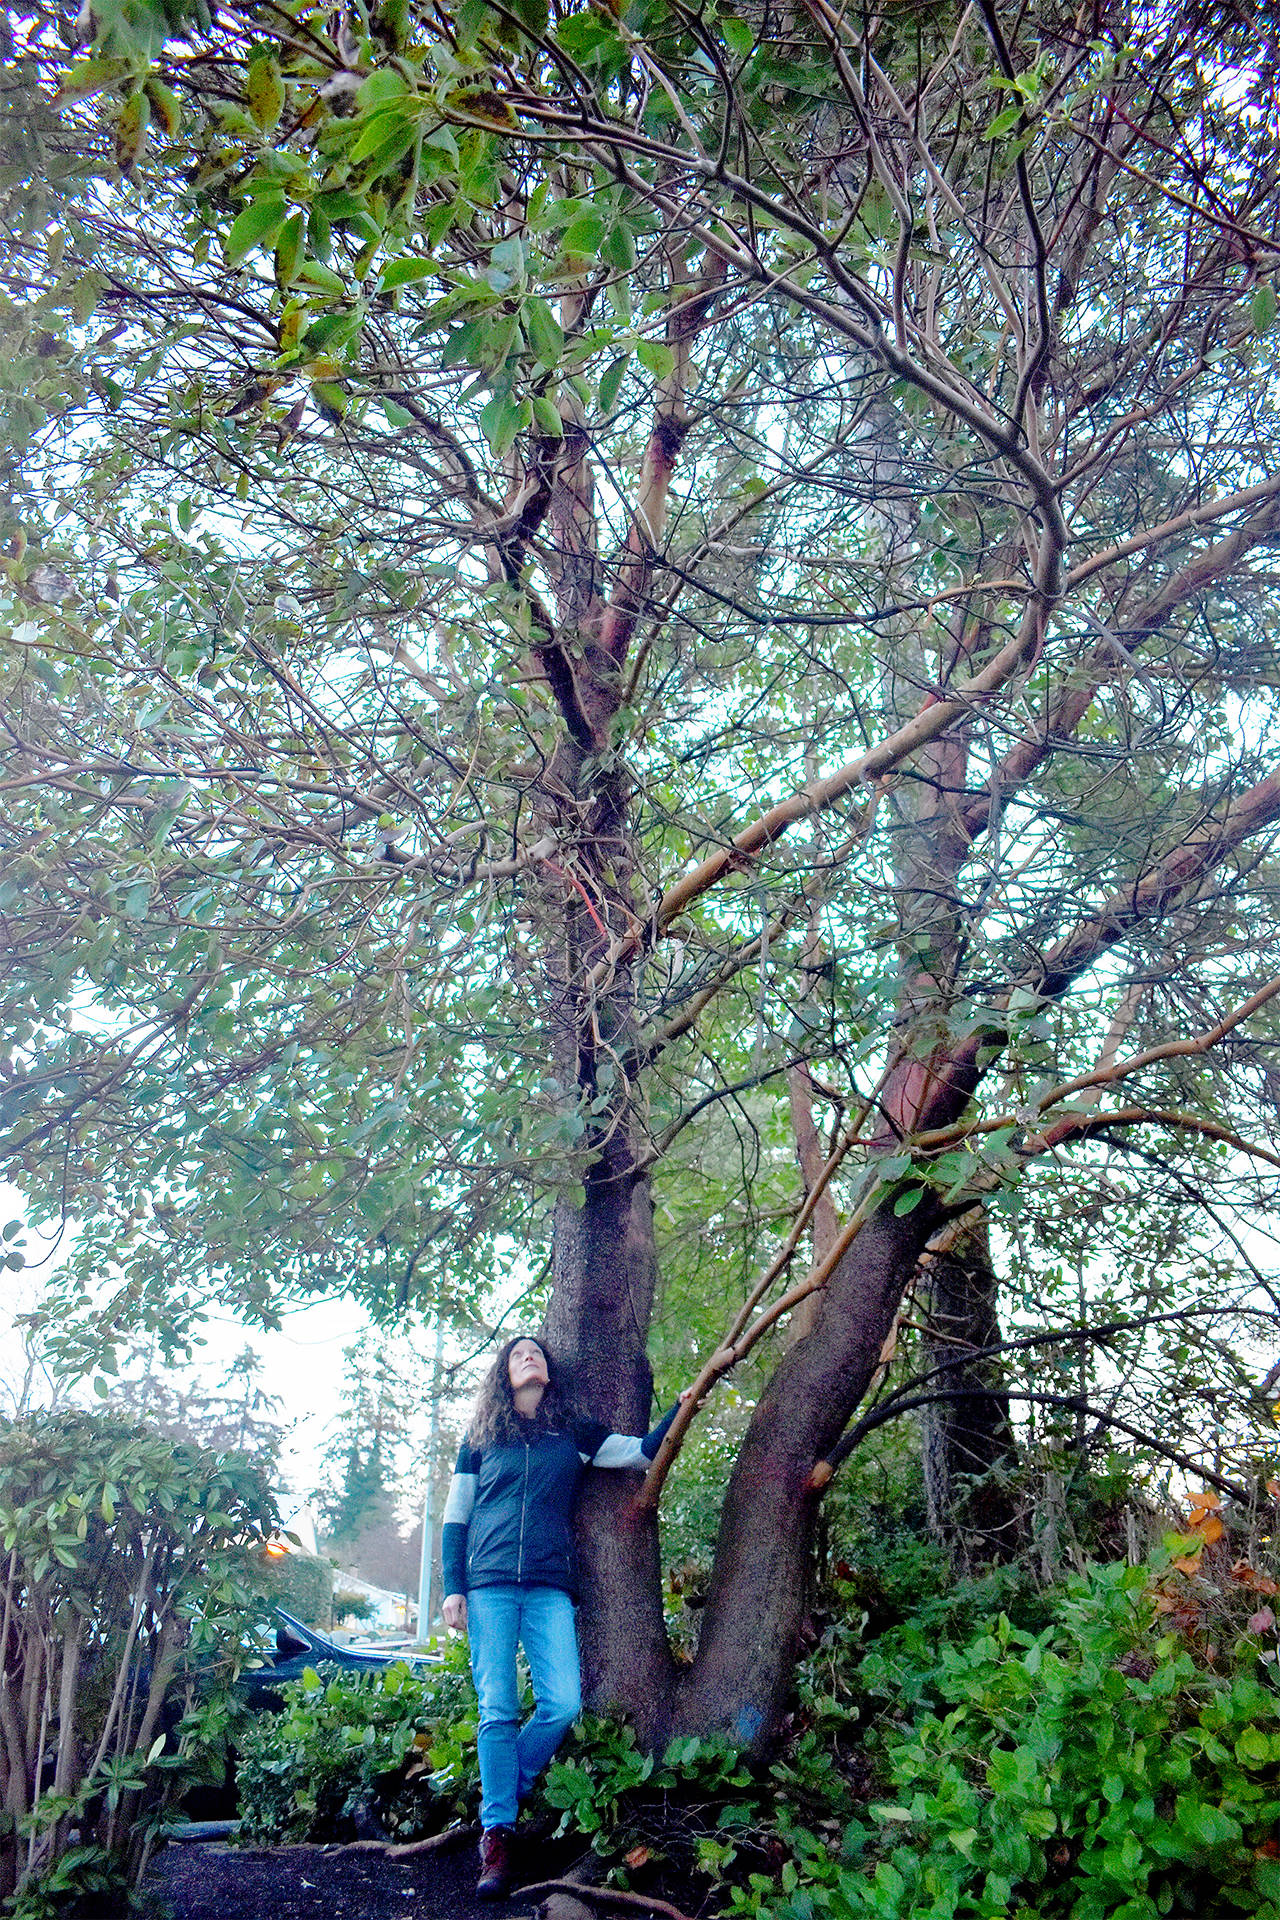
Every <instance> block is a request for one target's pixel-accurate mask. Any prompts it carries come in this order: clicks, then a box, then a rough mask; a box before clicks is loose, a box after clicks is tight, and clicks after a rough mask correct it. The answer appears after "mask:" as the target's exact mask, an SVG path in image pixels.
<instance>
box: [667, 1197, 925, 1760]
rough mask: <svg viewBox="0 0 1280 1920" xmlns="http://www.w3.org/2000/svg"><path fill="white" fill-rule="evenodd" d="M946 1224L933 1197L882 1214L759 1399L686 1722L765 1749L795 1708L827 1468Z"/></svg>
mask: <svg viewBox="0 0 1280 1920" xmlns="http://www.w3.org/2000/svg"><path fill="white" fill-rule="evenodd" d="M934 1224H935V1222H934V1221H933V1220H932V1219H931V1218H930V1209H929V1206H928V1203H927V1202H926V1204H925V1205H922V1206H919V1207H917V1208H916V1209H915V1210H914V1211H913V1212H912V1213H909V1214H907V1215H905V1216H904V1217H903V1218H901V1219H899V1218H897V1217H895V1215H894V1213H893V1210H892V1208H891V1207H886V1208H885V1209H884V1210H883V1211H882V1212H880V1213H878V1214H876V1215H875V1216H874V1217H873V1218H872V1219H870V1220H869V1221H868V1223H867V1225H866V1226H865V1228H864V1229H863V1231H862V1232H861V1234H860V1235H859V1236H858V1238H857V1239H856V1240H855V1241H854V1243H853V1245H852V1246H851V1248H850V1249H849V1253H848V1255H847V1256H846V1258H845V1259H844V1261H843V1262H842V1263H841V1265H840V1266H839V1267H838V1268H837V1270H836V1272H835V1274H834V1275H833V1276H832V1278H831V1280H830V1281H829V1282H828V1284H827V1286H826V1288H825V1289H824V1290H823V1292H822V1293H821V1295H820V1296H819V1298H820V1300H821V1305H820V1307H819V1309H818V1312H817V1315H816V1317H815V1324H814V1327H813V1331H812V1332H811V1333H809V1334H808V1335H807V1336H806V1337H805V1338H804V1339H802V1340H798V1341H797V1342H796V1343H795V1345H794V1346H792V1347H791V1348H790V1349H789V1350H788V1352H787V1353H786V1355H785V1357H784V1358H783V1360H782V1361H781V1363H780V1365H779V1366H778V1368H777V1370H776V1372H775V1373H774V1375H773V1378H772V1379H771V1381H770V1382H769V1385H768V1387H767V1388H766V1390H765V1393H764V1396H763V1398H762V1399H761V1401H760V1403H759V1405H758V1407H757V1408H756V1411H755V1414H754V1416H753V1418H752V1421H751V1424H750V1426H749V1428H748V1430H747V1435H746V1439H745V1441H744V1443H743V1446H742V1450H741V1452H740V1454H739V1456H738V1461H737V1464H736V1466H735V1468H734V1471H733V1475H732V1478H731V1479H730V1482H729V1489H728V1493H727V1495H726V1498H725V1504H724V1511H723V1515H722V1518H721V1525H720V1538H719V1541H718V1543H717V1547H716V1557H715V1566H714V1570H713V1573H712V1578H711V1586H710V1590H709V1592H708V1596H707V1607H706V1612H705V1615H704V1619H703V1628H702V1638H701V1642H700V1644H699V1647H698V1654H697V1658H696V1660H695V1662H694V1665H693V1667H692V1668H691V1669H690V1670H689V1672H688V1673H687V1675H686V1676H684V1677H683V1678H682V1680H681V1684H680V1687H679V1689H678V1693H677V1697H676V1700H675V1702H674V1709H673V1716H674V1717H673V1723H672V1724H673V1727H678V1729H679V1730H680V1731H681V1732H689V1733H712V1732H715V1733H723V1734H725V1735H727V1736H728V1737H729V1738H730V1739H733V1740H736V1741H739V1742H741V1743H743V1744H744V1745H747V1746H751V1747H755V1748H757V1749H759V1748H761V1747H763V1746H765V1745H766V1744H767V1742H768V1741H769V1739H770V1738H771V1737H772V1735H773V1734H774V1733H775V1731H776V1729H777V1727H778V1724H779V1722H780V1720H781V1719H782V1716H783V1714H784V1712H785V1710H786V1703H787V1695H788V1690H789V1687H790V1684H791V1676H792V1670H793V1668H794V1665H795V1661H796V1656H797V1654H798V1652H799V1648H800V1636H801V1629H802V1626H803V1623H804V1616H805V1611H806V1607H807V1602H808V1576H809V1569H810V1565H811V1560H812V1547H813V1532H814V1521H815V1517H816V1513H817V1505H818V1499H819V1493H818V1491H817V1490H815V1488H814V1486H813V1469H814V1467H815V1465H816V1464H817V1463H818V1462H819V1461H821V1460H824V1459H825V1457H826V1455H827V1454H828V1453H829V1452H830V1451H831V1449H832V1448H833V1447H834V1446H835V1444H836V1441H837V1440H838V1439H839V1437H840V1434H841V1433H842V1431H843V1430H844V1428H845V1426H846V1425H847V1423H848V1421H849V1419H850V1416H851V1415H852V1414H853V1412H854V1409H855V1408H856V1407H857V1406H858V1404H859V1402H860V1401H861V1400H862V1398H863V1396H864V1394H865V1393H866V1391H867V1388H868V1386H869V1385H870V1382H871V1379H872V1376H873V1375H874V1373H875V1370H876V1366H877V1364H878V1362H879V1359H880V1353H881V1349H882V1347H883V1345H884V1340H885V1336H886V1334H887V1333H888V1331H889V1328H890V1326H891V1325H892V1323H893V1316H894V1314H895V1313H896V1312H897V1309H898V1303H899V1301H900V1300H901V1298H902V1292H903V1287H904V1285H905V1283H906V1280H907V1278H908V1277H909V1275H910V1273H911V1271H912V1269H913V1268H914V1266H915V1262H916V1260H917V1258H918V1256H919V1253H920V1250H921V1248H922V1246H923V1245H924V1242H925V1241H926V1240H927V1239H928V1237H929V1233H930V1231H931V1229H932V1226H933V1225H934Z"/></svg>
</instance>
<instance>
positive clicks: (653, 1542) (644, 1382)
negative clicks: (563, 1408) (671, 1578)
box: [545, 1135, 675, 1745]
mask: <svg viewBox="0 0 1280 1920" xmlns="http://www.w3.org/2000/svg"><path fill="white" fill-rule="evenodd" d="M626 1157H627V1156H626V1155H625V1152H624V1143H623V1142H622V1141H620V1140H619V1139H618V1136H616V1135H615V1137H614V1140H613V1142H611V1143H610V1149H606V1151H605V1153H604V1154H602V1156H601V1158H600V1160H599V1161H598V1162H597V1164H596V1166H595V1167H594V1168H593V1169H592V1171H591V1173H590V1175H589V1177H588V1180H587V1185H586V1197H585V1202H584V1204H583V1205H582V1206H581V1207H575V1206H573V1205H571V1204H570V1203H569V1202H568V1201H564V1200H562V1201H561V1202H560V1204H559V1206H558V1207H557V1209H556V1220H555V1289H554V1292H553V1294H552V1300H551V1305H550V1308H549V1310H548V1313H547V1318H546V1323H545V1331H546V1336H547V1343H548V1345H549V1346H550V1348H551V1350H552V1352H553V1353H554V1354H555V1355H556V1357H557V1359H559V1360H561V1361H563V1362H564V1363H565V1364H566V1366H567V1368H568V1370H569V1374H570V1379H571V1383H572V1389H573V1393H574V1397H575V1399H576V1400H577V1402H578V1404H579V1405H580V1406H581V1407H582V1408H583V1409H584V1410H585V1411H587V1412H589V1413H591V1414H593V1415H594V1416H595V1417H596V1418H598V1419H601V1420H605V1421H607V1422H608V1423H609V1425H610V1426H611V1427H613V1428H615V1429H616V1430H617V1431H619V1432H623V1433H643V1432H644V1431H645V1430H646V1428H647V1427H648V1426H649V1425H650V1411H651V1402H652V1395H653V1376H652V1373H651V1372H650V1369H649V1362H648V1360H647V1358H646V1356H645V1340H646V1336H647V1333H648V1329H649V1318H650V1313H651V1311H652V1307H653V1292H654V1283H655V1280H656V1276H657V1261H656V1257H655V1253H654V1244H653V1206H652V1202H651V1199H650V1194H649V1183H648V1180H647V1178H646V1177H644V1176H643V1175H637V1174H636V1173H634V1171H632V1170H630V1169H629V1168H628V1166H627V1165H626ZM635 1492H636V1483H635V1479H634V1477H633V1476H632V1475H631V1474H629V1473H591V1474H588V1476H587V1481H586V1485H585V1486H584V1488H583V1490H582V1496H581V1498H580V1500H579V1503H578V1521H577V1540H578V1565H579V1572H580V1575H581V1581H582V1600H581V1607H580V1612H579V1634H580V1639H581V1646H582V1680H583V1696H584V1698H585V1700H586V1702H587V1705H588V1706H589V1707H591V1708H592V1709H594V1710H595V1711H597V1712H599V1711H601V1710H603V1709H604V1708H607V1707H614V1708H618V1709H620V1710H623V1711H626V1712H628V1713H630V1714H631V1716H632V1718H633V1719H634V1721H635V1723H636V1726H637V1729H638V1731H639V1733H640V1736H641V1738H642V1740H645V1741H646V1743H647V1744H651V1745H652V1744H657V1743H658V1742H660V1741H661V1739H662V1737H663V1728H664V1726H665V1720H666V1713H667V1703H668V1699H669V1695H670V1691H671V1683H672V1679H673V1677H674V1674H675V1662H674V1660H673V1659H672V1655H671V1651H670V1648H669V1646H668V1644H667V1634H666V1625H665V1622H664V1618H663V1611H662V1568H661V1563H660V1559H659V1553H658V1527H657V1520H656V1517H655V1516H654V1515H652V1514H649V1515H639V1514H637V1513H636V1511H635Z"/></svg>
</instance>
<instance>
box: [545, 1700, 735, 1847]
mask: <svg viewBox="0 0 1280 1920" xmlns="http://www.w3.org/2000/svg"><path fill="white" fill-rule="evenodd" d="M536 1798H537V1799H538V1800H540V1801H541V1804H542V1805H543V1806H545V1807H546V1808H548V1809H550V1810H551V1811H552V1812H553V1813H556V1814H558V1815H559V1826H558V1828H557V1831H558V1832H559V1833H562V1834H563V1833H575V1834H579V1835H581V1836H582V1837H583V1838H584V1839H586V1840H588V1841H589V1842H590V1844H591V1846H592V1848H593V1849H594V1850H595V1852H597V1853H599V1854H603V1855H604V1856H605V1857H606V1858H609V1859H610V1860H612V1861H613V1862H614V1863H615V1865H614V1873H613V1878H614V1879H615V1881H617V1882H619V1883H620V1884H623V1885H625V1884H626V1879H627V1876H626V1872H625V1868H622V1867H620V1866H619V1865H618V1864H617V1863H618V1862H619V1861H625V1860H626V1859H627V1857H628V1856H629V1857H630V1858H631V1859H632V1860H636V1859H637V1858H639V1859H640V1860H641V1862H642V1863H643V1864H645V1865H650V1864H653V1865H667V1866H670V1867H673V1868H674V1869H676V1870H677V1871H678V1872H680V1873H682V1874H687V1873H690V1872H700V1873H702V1874H704V1875H707V1876H708V1877H710V1878H711V1879H713V1880H714V1879H719V1878H720V1877H721V1876H722V1875H723V1874H724V1873H726V1872H727V1871H728V1869H729V1868H730V1866H731V1865H732V1864H733V1863H734V1861H735V1860H737V1859H738V1857H739V1855H740V1853H742V1851H743V1849H744V1848H745V1849H746V1850H747V1852H748V1853H749V1854H751V1853H753V1852H754V1848H753V1843H752V1840H751V1835H752V1834H753V1832H754V1831H755V1830H756V1829H758V1828H759V1827H760V1826H761V1824H762V1823H763V1822H764V1820H765V1810H766V1807H767V1805H768V1800H769V1795H768V1779H767V1776H766V1774H765V1773H764V1772H763V1771H762V1770H761V1769H759V1768H754V1767H753V1766H752V1765H751V1763H750V1762H749V1761H748V1760H747V1758H746V1757H745V1755H744V1754H743V1753H742V1752H741V1751H740V1750H739V1749H738V1748H737V1747H734V1746H731V1745H730V1744H729V1743H728V1742H727V1741H724V1740H718V1739H697V1738H694V1737H693V1736H688V1737H685V1738H682V1739H676V1740H672V1741H671V1742H670V1743H669V1744H668V1746H667V1747H666V1749H665V1751H664V1752H663V1754H662V1755H661V1757H658V1756H655V1755H654V1754H649V1753H643V1752H642V1751H641V1750H640V1748H639V1746H638V1745H637V1743H636V1736H635V1730H634V1728H632V1727H630V1726H627V1725H624V1724H620V1723H619V1722H618V1721H616V1720H604V1719H597V1718H595V1717H594V1716H591V1715H587V1716H584V1718H583V1719H582V1720H581V1721H580V1722H579V1724H578V1725H577V1726H576V1727H575V1729H574V1732H573V1735H572V1737H571V1739H570V1740H569V1741H568V1742H567V1743H566V1745H565V1747H563V1748H562V1749H561V1752H560V1755H559V1757H558V1758H556V1759H555V1760H553V1761H552V1762H551V1765H550V1767H549V1768H548V1769H547V1772H546V1775H545V1777H544V1779H543V1781H542V1782H541V1784H540V1786H539V1788H538V1790H537V1796H536Z"/></svg>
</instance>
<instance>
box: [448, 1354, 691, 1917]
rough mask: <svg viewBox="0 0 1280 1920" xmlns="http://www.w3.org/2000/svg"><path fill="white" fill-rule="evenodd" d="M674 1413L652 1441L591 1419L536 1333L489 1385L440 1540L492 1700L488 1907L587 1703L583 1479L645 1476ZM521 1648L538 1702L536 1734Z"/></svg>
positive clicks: (488, 1706)
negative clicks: (618, 1471)
mask: <svg viewBox="0 0 1280 1920" xmlns="http://www.w3.org/2000/svg"><path fill="white" fill-rule="evenodd" d="M680 1397H681V1399H685V1398H687V1391H686V1393H685V1394H682V1395H681V1396H680ZM678 1404H679V1403H678V1402H677V1405H678ZM675 1415H676V1407H672V1409H671V1411H670V1412H669V1413H668V1414H667V1415H666V1417H665V1418H664V1419H663V1420H661V1421H660V1422H659V1424H658V1425H657V1426H656V1427H655V1428H654V1430H653V1432H652V1433H649V1434H646V1435H645V1437H644V1438H643V1439H637V1438H636V1437H634V1436H633V1435H631V1434H623V1433H610V1432H609V1430H608V1428H607V1427H604V1426H602V1425H601V1424H600V1422H599V1421H597V1420H583V1419H580V1418H578V1417H577V1416H576V1415H574V1414H573V1413H572V1412H571V1410H570V1409H569V1407H568V1406H567V1405H566V1403H565V1400H564V1397H563V1394H562V1392H561V1389H560V1387H559V1385H558V1383H557V1379H556V1368H555V1363H554V1362H553V1360H552V1358H551V1356H550V1354H549V1353H548V1352H547V1350H546V1348H545V1347H544V1346H543V1345H542V1342H541V1341H540V1340H535V1339H533V1338H531V1337H530V1336H529V1335H527V1334H522V1335H518V1336H517V1337H516V1338H515V1339H514V1340H508V1342H507V1344H506V1345H505V1346H504V1347H503V1349H502V1351H501V1352H500V1353H499V1355H498V1357H497V1360H496V1361H495V1362H494V1364H493V1367H492V1369H491V1371H490V1373H489V1375H488V1377H487V1379H486V1380H485V1383H484V1385H483V1386H482V1388H481V1389H480V1395H479V1398H478V1400H477V1401H476V1407H475V1412H474V1413H473V1415H472V1418H471V1425H470V1427H469V1429H468V1431H467V1437H466V1439H465V1440H464V1441H463V1443H462V1447H461V1450H460V1452H459V1454H458V1464H457V1466H456V1468H455V1469H454V1475H453V1479H452V1481H451V1482H450V1484H449V1497H448V1500H447V1501H446V1503H445V1510H444V1522H443V1526H442V1528H441V1546H442V1556H443V1560H444V1590H445V1595H446V1598H445V1602H444V1608H443V1612H444V1620H445V1625H446V1626H447V1627H449V1628H451V1629H453V1630H454V1631H455V1632H463V1633H466V1634H467V1635H468V1637H469V1639H470V1642H471V1671H472V1673H473V1675H474V1676H475V1683H476V1694H477V1696H478V1698H479V1702H480V1719H479V1727H478V1732H477V1746H478V1748H479V1756H480V1825H481V1829H482V1834H481V1840H480V1869H481V1871H480V1879H479V1882H478V1884H477V1887H476V1892H477V1893H478V1894H480V1895H481V1897H482V1898H484V1899H499V1898H501V1896H502V1895H503V1894H504V1893H505V1892H506V1890H507V1887H508V1885H509V1884H510V1879H511V1868H510V1849H509V1841H510V1835H511V1829H512V1828H513V1827H514V1826H515V1823H516V1815H517V1813H518V1811H519V1805H520V1801H521V1800H522V1799H523V1798H524V1797H525V1795H526V1794H527V1793H528V1792H529V1789H530V1788H531V1787H532V1785H533V1783H534V1781H535V1780H536V1779H537V1777H538V1775H539V1774H540V1773H541V1771H542V1769H543V1767H545V1766H546V1764H547V1762H548V1760H550V1758H551V1756H552V1754H553V1753H554V1752H555V1750H556V1748H557V1747H558V1746H559V1744H560V1742H561V1740H562V1739H563V1738H564V1736H565V1734H566V1732H567V1731H568V1729H569V1728H570V1726H571V1725H572V1724H573V1722H574V1720H575V1719H576V1718H577V1716H578V1711H579V1708H580V1706H581V1704H582V1696H581V1690H580V1675H579V1668H578V1641H577V1634H576V1632H575V1630H574V1613H573V1607H574V1596H575V1594H576V1591H577V1581H576V1574H575V1568H574V1558H573V1501H574V1495H575V1494H576V1492H577V1489H578V1482H579V1481H580V1480H581V1478H582V1475H583V1473H584V1472H585V1470H586V1469H587V1467H632V1468H637V1469H639V1470H641V1471H643V1469H644V1468H645V1467H647V1466H648V1464H649V1462H650V1461H651V1460H652V1459H653V1457H654V1455H655V1454H656V1453H657V1451H658V1447H659V1445H660V1443H661V1441H662V1436H663V1434H664V1433H665V1432H666V1431H667V1428H668V1427H669V1426H670V1425H671V1422H672V1421H673V1420H674V1418H675ZM517 1642H519V1643H521V1644H522V1645H523V1647H524V1650H525V1654H526V1656H527V1658H528V1661H529V1672H530V1674H531V1676H532V1678H533V1692H534V1700H535V1702H536V1704H535V1708H534V1712H533V1715H532V1717H531V1718H530V1719H529V1720H527V1721H526V1722H525V1724H524V1726H523V1727H522V1726H521V1725H520V1699H519V1689H518V1683H517V1680H516V1645H517Z"/></svg>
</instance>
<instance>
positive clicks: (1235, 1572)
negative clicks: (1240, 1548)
mask: <svg viewBox="0 0 1280 1920" xmlns="http://www.w3.org/2000/svg"><path fill="white" fill-rule="evenodd" d="M1231 1578H1232V1579H1233V1580H1238V1581H1239V1583H1240V1585H1241V1586H1242V1587H1248V1589H1249V1591H1250V1593H1265V1594H1267V1595H1268V1596H1270V1595H1271V1594H1276V1593H1280V1583H1278V1582H1277V1581H1275V1580H1273V1579H1272V1578H1271V1575H1270V1574H1269V1573H1260V1572H1259V1571H1258V1569H1257V1567H1255V1566H1252V1565H1251V1564H1250V1562H1249V1561H1248V1560H1237V1561H1236V1563H1235V1565H1234V1566H1233V1567H1232V1569H1231Z"/></svg>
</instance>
